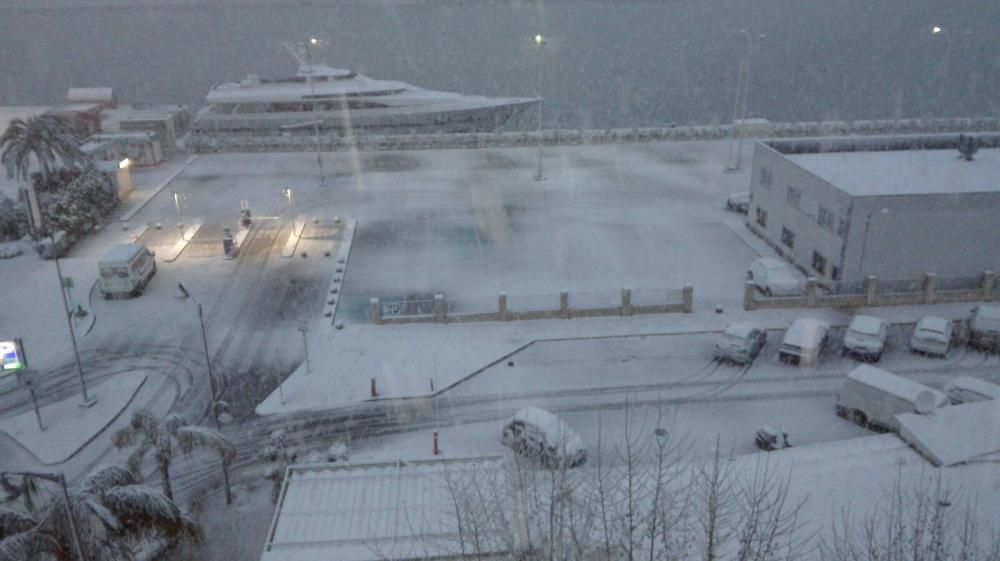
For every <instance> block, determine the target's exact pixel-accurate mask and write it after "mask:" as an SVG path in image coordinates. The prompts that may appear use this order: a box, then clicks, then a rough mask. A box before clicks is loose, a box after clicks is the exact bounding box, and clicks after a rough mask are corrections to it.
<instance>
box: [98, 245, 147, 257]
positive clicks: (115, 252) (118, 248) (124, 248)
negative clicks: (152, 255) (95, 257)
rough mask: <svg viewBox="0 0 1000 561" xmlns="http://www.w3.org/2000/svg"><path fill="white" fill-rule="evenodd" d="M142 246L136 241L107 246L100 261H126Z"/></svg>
mask: <svg viewBox="0 0 1000 561" xmlns="http://www.w3.org/2000/svg"><path fill="white" fill-rule="evenodd" d="M140 249H142V246H141V245H139V244H137V243H120V244H115V245H113V246H111V247H110V248H108V251H107V252H105V253H104V257H102V258H101V261H102V262H104V261H119V262H120V261H128V260H129V259H131V258H132V256H133V255H135V254H136V252H138V251H139V250H140Z"/></svg>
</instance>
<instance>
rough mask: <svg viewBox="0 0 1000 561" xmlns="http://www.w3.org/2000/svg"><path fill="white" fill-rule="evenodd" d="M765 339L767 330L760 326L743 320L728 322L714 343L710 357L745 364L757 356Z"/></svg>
mask: <svg viewBox="0 0 1000 561" xmlns="http://www.w3.org/2000/svg"><path fill="white" fill-rule="evenodd" d="M766 341H767V332H766V331H764V330H763V329H762V328H760V327H756V326H754V325H753V324H749V323H743V322H736V323H730V324H729V325H727V326H726V329H725V331H723V332H722V336H721V337H720V338H719V342H718V343H716V344H715V348H714V349H713V350H712V357H713V358H714V359H715V360H720V361H721V360H728V361H731V362H735V363H737V364H746V363H748V362H751V361H753V359H754V358H756V357H757V354H758V353H760V350H761V349H762V348H763V347H764V343H765V342H766Z"/></svg>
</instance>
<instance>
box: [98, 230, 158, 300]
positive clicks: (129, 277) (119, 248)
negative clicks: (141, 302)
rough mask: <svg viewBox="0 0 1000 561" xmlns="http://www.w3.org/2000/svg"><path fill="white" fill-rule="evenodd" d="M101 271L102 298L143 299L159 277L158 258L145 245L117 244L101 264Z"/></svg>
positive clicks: (99, 272) (99, 275)
mask: <svg viewBox="0 0 1000 561" xmlns="http://www.w3.org/2000/svg"><path fill="white" fill-rule="evenodd" d="M97 269H98V279H99V280H98V282H99V285H100V290H101V294H103V295H104V298H105V299H110V298H113V297H116V296H124V295H128V296H140V295H141V294H142V292H143V290H145V289H146V285H147V284H149V280H150V279H151V278H153V275H155V274H156V259H155V254H154V253H153V252H152V251H149V250H148V249H146V246H144V245H141V244H136V243H122V244H116V245H113V246H111V248H110V249H108V251H107V253H105V254H104V257H102V258H101V260H100V261H99V262H98V263H97Z"/></svg>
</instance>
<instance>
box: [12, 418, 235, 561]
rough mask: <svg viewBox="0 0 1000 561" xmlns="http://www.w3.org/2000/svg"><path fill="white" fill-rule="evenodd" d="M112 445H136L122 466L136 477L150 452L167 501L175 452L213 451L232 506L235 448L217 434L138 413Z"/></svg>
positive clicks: (176, 420)
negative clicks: (231, 482)
mask: <svg viewBox="0 0 1000 561" xmlns="http://www.w3.org/2000/svg"><path fill="white" fill-rule="evenodd" d="M112 442H114V445H115V446H116V447H118V448H124V447H126V446H131V445H133V444H138V445H139V447H138V448H136V449H135V451H134V452H132V454H131V455H130V456H129V458H128V463H127V464H126V466H127V467H128V469H129V470H130V471H132V472H134V473H137V474H138V473H139V466H141V465H142V461H143V460H144V459H145V457H146V454H147V453H149V452H152V453H153V458H154V459H155V460H156V466H157V468H158V469H159V471H160V479H161V480H162V483H163V494H164V495H166V496H167V498H168V499H170V500H173V498H174V491H173V489H172V488H171V486H170V463H171V462H172V461H173V459H174V450H175V448H176V449H179V450H180V451H181V452H184V453H185V454H189V453H191V452H192V451H193V450H194V449H196V448H207V449H210V450H214V451H215V452H216V453H218V454H219V457H220V458H221V460H222V477H223V481H224V482H225V489H226V504H230V503H231V502H232V491H231V490H230V487H229V464H230V463H232V461H233V460H234V459H236V447H234V446H233V444H232V443H231V442H230V441H229V439H227V438H226V437H225V436H223V435H222V433H220V432H219V431H216V430H212V429H209V428H205V427H199V426H195V425H188V423H187V421H186V420H185V419H184V417H182V416H180V415H168V416H166V417H164V418H163V419H159V418H157V417H156V415H154V414H153V413H152V412H151V411H150V410H148V409H140V410H138V411H136V412H135V413H133V414H132V422H131V424H130V426H128V427H125V428H123V429H121V430H120V431H118V432H117V433H115V434H114V436H113V437H112ZM175 445H176V446H175ZM0 561H2V560H0Z"/></svg>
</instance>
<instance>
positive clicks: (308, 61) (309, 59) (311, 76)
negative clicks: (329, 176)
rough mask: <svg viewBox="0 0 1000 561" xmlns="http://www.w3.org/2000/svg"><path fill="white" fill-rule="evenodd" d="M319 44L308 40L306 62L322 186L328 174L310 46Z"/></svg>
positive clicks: (311, 38) (315, 39)
mask: <svg viewBox="0 0 1000 561" xmlns="http://www.w3.org/2000/svg"><path fill="white" fill-rule="evenodd" d="M317 46H319V39H317V38H315V37H310V38H309V40H308V41H306V64H307V65H308V66H309V75H308V76H307V79H308V81H309V95H310V96H311V97H312V113H313V132H314V134H315V136H316V165H318V166H319V184H320V186H322V185H323V184H325V183H326V174H325V173H323V156H322V155H321V150H320V142H319V122H320V119H319V112H318V111H317V109H316V84H315V79H314V78H315V75H314V72H313V62H312V49H310V47H317Z"/></svg>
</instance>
